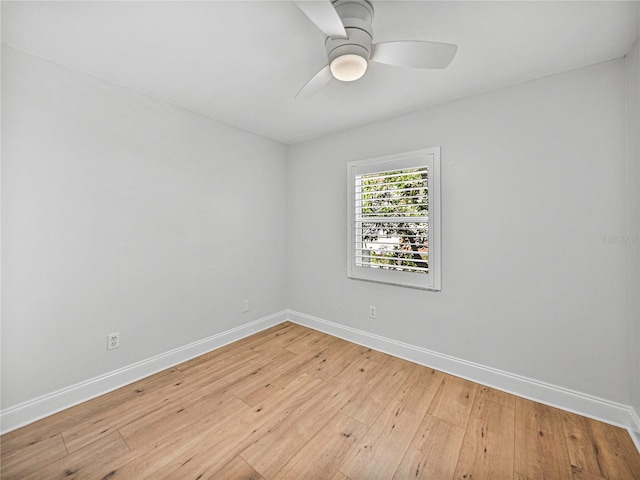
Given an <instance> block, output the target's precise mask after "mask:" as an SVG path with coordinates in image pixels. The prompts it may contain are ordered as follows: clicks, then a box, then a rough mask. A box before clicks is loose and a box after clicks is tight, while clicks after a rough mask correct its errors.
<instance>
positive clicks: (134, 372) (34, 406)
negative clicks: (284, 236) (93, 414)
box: [0, 311, 287, 433]
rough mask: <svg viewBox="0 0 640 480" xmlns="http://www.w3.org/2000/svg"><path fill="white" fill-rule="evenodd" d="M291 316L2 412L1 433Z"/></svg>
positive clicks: (190, 346)
mask: <svg viewBox="0 0 640 480" xmlns="http://www.w3.org/2000/svg"><path fill="white" fill-rule="evenodd" d="M286 320H287V311H282V312H279V313H275V314H273V315H269V316H267V317H263V318H260V319H258V320H255V321H253V322H250V323H246V324H244V325H240V326H238V327H236V328H232V329H231V330H227V331H225V332H221V333H218V334H216V335H212V336H210V337H208V338H204V339H202V340H198V341H196V342H193V343H190V344H188V345H184V346H182V347H179V348H176V349H174V350H171V351H168V352H165V353H162V354H160V355H156V356H154V357H151V358H148V359H146V360H142V361H140V362H137V363H134V364H132V365H128V366H126V367H123V368H120V369H118V370H114V371H112V372H109V373H106V374H104V375H100V376H99V377H95V378H92V379H89V380H87V381H84V382H81V383H78V384H76V385H72V386H70V387H67V388H63V389H61V390H58V391H56V392H53V393H49V394H47V395H43V396H41V397H38V398H35V399H33V400H29V401H27V402H24V403H21V404H19V405H16V406H14V407H10V408H7V409H5V410H3V411H2V412H0V425H1V433H7V432H10V431H11V430H15V429H16V428H19V427H22V426H24V425H27V424H29V423H32V422H35V421H36V420H39V419H41V418H44V417H47V416H49V415H52V414H54V413H57V412H60V411H62V410H65V409H67V408H69V407H72V406H74V405H77V404H79V403H82V402H86V401H87V400H90V399H92V398H95V397H97V396H99V395H103V394H105V393H107V392H110V391H112V390H115V389H117V388H120V387H123V386H125V385H128V384H130V383H132V382H135V381H137V380H140V379H142V378H145V377H148V376H149V375H153V374H154V373H158V372H160V371H162V370H165V369H167V368H171V367H173V366H175V365H178V364H180V363H182V362H185V361H187V360H190V359H192V358H194V357H197V356H199V355H202V354H204V353H207V352H210V351H211V350H215V349H216V348H219V347H222V346H224V345H227V344H229V343H231V342H235V341H236V340H240V339H241V338H244V337H247V336H249V335H252V334H254V333H256V332H259V331H261V330H264V329H266V328H269V327H272V326H274V325H277V324H279V323H282V322H284V321H286Z"/></svg>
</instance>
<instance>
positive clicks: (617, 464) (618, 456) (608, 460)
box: [586, 418, 640, 480]
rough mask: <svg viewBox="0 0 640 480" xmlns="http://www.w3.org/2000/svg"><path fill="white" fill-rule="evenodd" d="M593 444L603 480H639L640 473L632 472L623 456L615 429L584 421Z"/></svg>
mask: <svg viewBox="0 0 640 480" xmlns="http://www.w3.org/2000/svg"><path fill="white" fill-rule="evenodd" d="M586 421H587V423H588V425H589V427H590V430H591V440H592V442H593V443H594V448H595V450H596V455H597V458H598V462H599V464H600V469H601V471H602V476H603V477H605V478H629V479H636V480H638V479H640V471H635V472H633V471H632V470H631V468H629V464H628V463H627V461H626V460H625V458H624V456H623V450H622V448H621V447H620V443H619V442H618V438H617V436H616V432H615V430H614V429H615V427H613V426H612V425H607V424H606V423H603V422H599V421H597V420H591V419H589V418H587V419H586Z"/></svg>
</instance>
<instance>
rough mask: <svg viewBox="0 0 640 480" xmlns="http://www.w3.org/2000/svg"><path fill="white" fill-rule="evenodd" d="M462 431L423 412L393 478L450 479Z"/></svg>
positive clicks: (398, 479) (461, 438) (402, 479)
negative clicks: (423, 415) (421, 419)
mask: <svg viewBox="0 0 640 480" xmlns="http://www.w3.org/2000/svg"><path fill="white" fill-rule="evenodd" d="M464 432H465V431H464V430H463V429H462V428H460V427H456V426H455V425H452V424H450V423H448V422H445V421H444V420H440V419H439V418H436V417H434V416H432V415H428V414H427V415H425V417H424V420H423V421H422V424H421V425H420V427H419V428H418V431H417V433H416V435H415V437H414V439H413V441H412V442H411V445H410V446H409V449H408V450H407V453H406V454H405V456H404V458H403V459H402V462H401V463H400V466H399V467H398V470H397V471H396V473H395V475H394V476H393V478H394V480H404V479H407V478H411V479H416V480H420V479H424V480H430V479H436V478H437V479H451V478H453V474H454V472H455V470H456V464H457V463H458V457H459V456H460V448H461V446H462V440H463V438H464Z"/></svg>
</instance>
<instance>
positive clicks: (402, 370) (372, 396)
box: [342, 358, 415, 425]
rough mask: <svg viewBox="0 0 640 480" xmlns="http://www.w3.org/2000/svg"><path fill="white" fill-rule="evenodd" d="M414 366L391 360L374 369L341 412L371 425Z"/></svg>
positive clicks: (405, 362)
mask: <svg viewBox="0 0 640 480" xmlns="http://www.w3.org/2000/svg"><path fill="white" fill-rule="evenodd" d="M414 368H415V365H414V364H413V363H411V362H407V361H406V360H402V359H400V358H391V359H390V360H389V361H388V362H386V363H385V364H383V365H381V366H380V367H379V368H377V369H376V371H375V373H374V375H373V376H372V377H371V378H370V379H369V381H368V382H367V383H366V384H365V385H364V386H363V387H362V388H361V389H359V390H358V391H357V392H355V393H354V394H353V396H352V397H351V398H350V399H349V401H348V402H347V403H346V404H345V406H343V407H342V412H343V413H344V414H346V415H349V416H350V417H351V418H353V419H355V420H358V421H359V422H360V423H364V424H365V425H371V424H372V423H373V422H374V421H375V419H376V418H378V415H379V414H380V412H381V411H382V409H383V408H384V407H385V406H386V405H387V404H388V403H389V402H390V401H391V398H393V396H394V395H395V393H396V392H397V391H398V390H399V389H400V388H401V387H402V385H403V384H404V382H405V381H406V380H407V378H408V377H409V374H410V373H411V371H412V370H414Z"/></svg>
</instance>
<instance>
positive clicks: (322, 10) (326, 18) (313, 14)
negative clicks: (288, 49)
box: [296, 0, 347, 38]
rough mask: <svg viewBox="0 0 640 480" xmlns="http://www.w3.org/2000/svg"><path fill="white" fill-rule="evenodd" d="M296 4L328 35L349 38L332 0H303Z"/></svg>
mask: <svg viewBox="0 0 640 480" xmlns="http://www.w3.org/2000/svg"><path fill="white" fill-rule="evenodd" d="M296 5H298V7H299V8H300V10H302V11H303V12H304V14H305V15H306V16H307V17H309V20H311V21H312V22H313V23H315V24H316V25H317V26H318V28H319V29H320V30H322V31H323V32H324V33H325V34H326V35H327V36H328V37H342V38H347V32H346V31H345V29H344V25H343V24H342V20H340V16H339V15H338V12H336V9H335V8H333V5H332V4H331V0H324V1H306V2H305V1H301V2H296Z"/></svg>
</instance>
